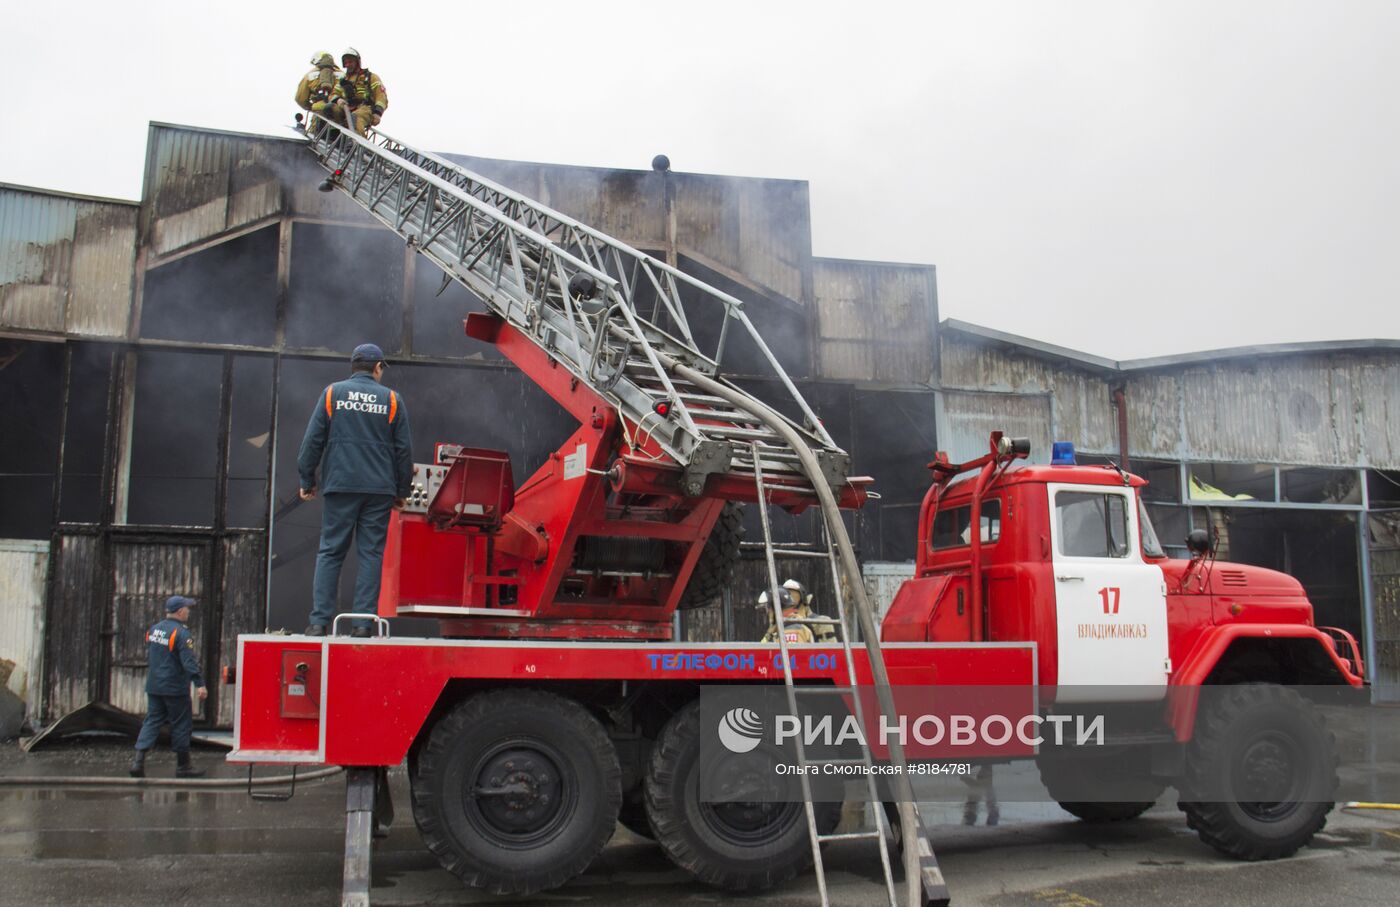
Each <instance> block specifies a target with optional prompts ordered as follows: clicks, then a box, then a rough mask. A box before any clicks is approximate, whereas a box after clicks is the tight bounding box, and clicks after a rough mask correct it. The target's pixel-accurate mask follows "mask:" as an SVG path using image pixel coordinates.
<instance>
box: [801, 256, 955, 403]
mask: <svg viewBox="0 0 1400 907" xmlns="http://www.w3.org/2000/svg"><path fill="white" fill-rule="evenodd" d="M813 282H814V284H815V287H816V304H817V319H816V321H817V327H818V331H819V334H818V338H817V361H818V371H819V373H820V374H821V376H822V377H823V378H828V379H831V380H835V381H854V382H859V383H862V384H880V385H889V386H893V387H931V386H932V385H933V383H934V380H935V377H936V375H935V372H936V363H937V354H938V346H937V344H936V343H935V335H936V331H937V325H938V293H937V285H936V280H935V273H934V268H933V266H932V265H902V264H890V263H885V262H871V261H850V260H845V259H835V258H819V259H817V260H816V263H815V266H814V271H813Z"/></svg>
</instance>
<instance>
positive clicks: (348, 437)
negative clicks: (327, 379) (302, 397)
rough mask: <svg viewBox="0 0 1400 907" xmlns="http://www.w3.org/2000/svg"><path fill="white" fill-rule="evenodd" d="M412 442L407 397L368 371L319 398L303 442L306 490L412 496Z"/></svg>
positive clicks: (299, 462)
mask: <svg viewBox="0 0 1400 907" xmlns="http://www.w3.org/2000/svg"><path fill="white" fill-rule="evenodd" d="M411 438H412V435H411V434H410V433H409V428H408V410H407V409H405V407H404V402H403V397H401V396H399V395H398V394H397V393H395V392H394V391H392V390H390V389H389V388H387V387H385V386H384V385H382V384H380V383H379V382H378V381H375V380H374V379H373V378H372V377H370V376H369V375H367V374H365V373H364V372H360V373H357V374H355V375H353V376H351V377H350V378H347V379H346V380H344V381H337V382H336V383H335V384H332V385H331V386H329V387H327V388H326V389H325V390H324V391H322V392H321V394H320V396H319V397H317V399H316V407H315V409H313V410H312V411H311V421H310V422H309V423H307V426H306V435H305V436H304V437H303V438H302V439H301V452H300V454H299V455H298V456H297V470H298V472H300V473H301V487H302V488H306V489H312V488H315V489H318V490H320V491H321V492H322V493H333V492H359V493H361V494H392V495H393V496H394V497H396V498H406V497H408V492H409V490H410V489H411V487H412V482H413V447H412V441H411ZM318 466H319V467H320V470H321V481H320V483H319V484H318V483H317V481H316V469H317V467H318Z"/></svg>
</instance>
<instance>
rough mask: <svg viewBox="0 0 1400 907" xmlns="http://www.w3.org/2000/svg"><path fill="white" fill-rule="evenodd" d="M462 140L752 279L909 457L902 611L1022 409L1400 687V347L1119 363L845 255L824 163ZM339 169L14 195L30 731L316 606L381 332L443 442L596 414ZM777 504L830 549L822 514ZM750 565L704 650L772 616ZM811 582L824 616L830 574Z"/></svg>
mask: <svg viewBox="0 0 1400 907" xmlns="http://www.w3.org/2000/svg"><path fill="white" fill-rule="evenodd" d="M454 160H458V161H460V162H462V163H463V164H464V165H465V166H467V167H469V168H470V169H471V170H473V171H476V172H478V173H480V174H483V175H485V176H486V177H488V178H490V179H493V180H495V181H497V182H499V183H501V184H503V185H505V186H509V187H511V188H513V189H516V190H518V191H520V192H522V193H523V194H525V195H527V196H530V197H532V198H535V199H539V200H540V201H542V202H544V203H545V204H547V205H549V206H551V207H553V208H555V209H557V210H559V211H561V212H563V213H565V214H568V215H571V216H573V217H576V218H578V219H579V220H581V221H583V222H585V223H588V224H591V225H594V226H596V227H597V228H598V229H600V230H603V231H605V232H607V233H609V234H612V235H613V236H616V237H618V238H620V239H621V240H623V241H624V242H626V243H628V244H630V245H632V246H634V247H635V248H637V249H640V250H643V251H646V252H649V253H650V254H652V255H655V256H656V257H657V258H659V259H662V260H665V261H667V262H669V263H671V264H673V265H675V266H676V267H678V268H680V269H681V270H682V271H684V272H686V273H687V274H691V275H694V276H696V277H698V278H700V279H702V280H703V281H705V282H707V283H709V284H712V285H714V286H716V287H719V288H720V289H722V290H723V291H725V292H726V293H728V294H730V295H732V296H735V297H737V298H739V299H741V300H743V302H744V304H745V306H746V309H747V312H748V314H749V317H750V318H751V319H752V321H753V323H754V325H755V326H756V327H757V329H758V330H759V332H761V333H762V335H763V336H764V337H765V338H766V339H767V341H768V343H769V344H770V346H771V347H772V349H773V350H774V351H775V353H776V354H777V356H778V357H779V359H780V360H781V363H782V366H783V368H784V369H785V370H786V371H787V373H788V374H790V375H792V376H793V378H794V380H795V381H796V383H797V384H798V386H799V388H800V390H801V393H802V395H803V396H804V397H805V398H806V399H807V400H808V401H811V403H812V406H813V408H814V409H815V411H816V412H817V414H818V415H819V416H820V418H821V420H822V422H823V424H824V426H825V427H826V429H827V430H828V431H829V432H830V434H831V436H832V437H833V438H834V439H835V440H836V441H837V442H838V443H839V444H840V445H841V446H842V447H844V449H845V450H846V451H848V452H849V453H850V455H851V458H852V467H853V473H854V474H857V475H868V476H873V477H874V478H875V485H874V488H875V489H876V490H877V491H878V492H879V495H880V497H879V499H878V500H875V499H872V500H871V501H870V502H869V503H868V504H867V505H866V506H865V507H864V508H863V509H861V510H859V511H855V512H853V513H851V514H850V515H849V517H848V519H849V523H850V527H851V529H852V536H853V540H854V541H855V543H856V546H857V548H858V551H859V554H860V556H861V558H862V561H863V563H864V566H865V572H866V581H867V586H868V587H869V588H870V589H871V590H872V591H873V592H874V593H875V596H876V598H877V599H880V598H882V597H883V598H884V599H885V603H886V604H887V603H888V596H887V595H883V596H882V593H881V590H882V589H883V588H885V587H886V586H887V585H889V584H890V583H891V582H892V581H893V580H896V579H897V578H900V577H903V576H908V575H909V573H910V571H911V569H912V567H911V566H910V565H911V564H912V562H913V559H914V556H915V550H914V549H915V545H916V541H915V539H916V538H917V537H918V533H917V531H916V530H917V526H916V524H917V521H918V514H919V507H920V502H921V501H922V500H923V497H924V494H925V491H926V490H927V488H928V485H929V474H928V471H927V469H926V464H927V463H928V462H929V460H930V458H931V457H932V455H933V453H934V451H935V450H938V449H944V450H947V451H948V452H949V453H950V454H951V455H952V457H953V459H954V460H959V459H968V458H971V457H974V456H977V455H978V454H979V453H984V452H985V448H986V438H987V435H988V432H989V431H991V430H998V429H1000V430H1004V431H1006V432H1007V433H1008V434H1010V435H1014V436H1017V437H1028V438H1030V440H1031V451H1032V453H1031V458H1030V459H1031V460H1032V462H1039V463H1045V462H1049V460H1050V454H1051V445H1052V442H1055V441H1069V442H1072V443H1073V444H1074V445H1075V448H1076V449H1077V451H1078V455H1079V459H1080V462H1088V463H1094V462H1109V461H1112V462H1116V463H1120V464H1121V465H1122V466H1123V467H1124V468H1125V469H1127V470H1129V471H1131V472H1135V473H1137V474H1139V475H1141V476H1143V477H1144V478H1146V479H1148V480H1149V481H1150V482H1151V485H1150V487H1149V489H1148V491H1147V498H1148V500H1149V505H1148V507H1149V511H1150V514H1151V517H1152V519H1153V521H1154V522H1155V524H1156V527H1157V530H1158V533H1159V534H1160V536H1161V537H1162V540H1163V543H1164V545H1165V546H1166V547H1167V549H1168V551H1169V552H1173V553H1178V554H1179V553H1182V552H1183V551H1184V548H1183V547H1182V545H1183V540H1184V539H1185V537H1186V535H1187V533H1188V532H1189V531H1190V530H1191V529H1193V528H1201V527H1205V528H1210V529H1212V530H1215V531H1216V532H1217V533H1218V538H1219V542H1218V544H1219V558H1220V559H1221V560H1223V561H1234V562H1239V563H1247V564H1255V565H1260V566H1266V567H1270V568H1273V569H1277V570H1282V571H1284V572H1287V573H1290V574H1292V575H1293V576H1294V577H1296V578H1297V579H1298V580H1300V581H1301V582H1302V584H1303V585H1304V587H1305V588H1306V590H1307V593H1308V597H1309V598H1310V599H1311V601H1312V602H1313V603H1314V605H1315V606H1316V609H1317V617H1318V623H1319V624H1326V625H1330V626H1336V627H1341V628H1343V629H1347V630H1349V631H1351V632H1352V633H1354V634H1355V635H1356V636H1357V637H1358V638H1359V639H1361V640H1363V644H1364V648H1365V654H1366V655H1367V661H1368V664H1369V665H1370V666H1372V670H1371V671H1370V672H1369V673H1370V674H1371V676H1372V680H1373V683H1374V684H1375V687H1374V695H1375V696H1376V697H1377V698H1378V699H1382V700H1394V699H1397V698H1400V420H1397V419H1393V418H1392V416H1393V415H1394V414H1396V413H1397V412H1400V342H1392V341H1379V340H1371V341H1357V342H1349V343H1304V344H1296V345H1291V346H1279V347H1260V348H1235V349H1229V350H1224V351H1217V352H1211V353H1201V354H1188V355H1183V356H1174V357H1164V358H1160V359H1150V360H1136V361H1116V360H1108V359H1101V358H1098V357H1095V356H1091V355H1087V354H1084V353H1080V352H1076V351H1073V350H1068V349H1063V348H1059V347H1054V346H1051V345H1048V344H1044V343H1039V342H1037V341H1034V340H1031V339H1027V338H1022V337H1017V336H1013V335H1009V334H1004V333H1001V332H998V331H993V330H990V329H987V328H983V327H979V326H976V325H972V324H966V323H963V322H958V321H952V320H946V321H942V322H940V321H939V318H938V303H937V291H936V283H935V270H934V267H933V266H932V265H921V264H896V263H885V262H871V261H854V260H843V259H832V258H819V257H816V256H814V255H813V254H812V243H811V217H810V209H809V198H808V187H807V184H806V183H804V182H801V181H794V180H778V179H749V178H735V177H724V176H714V175H706V174H694V173H680V172H673V171H670V170H669V169H667V168H666V167H664V166H658V167H657V168H654V169H651V170H638V171H632V170H604V169H594V168H585V167H573V166H562V165H546V164H534V163H522V162H515V161H501V160H487V159H481V158H466V157H455V158H454ZM322 176H323V174H322V173H321V172H320V171H319V169H318V168H317V167H316V166H315V163H314V161H313V160H312V159H311V158H310V157H309V156H308V155H307V154H306V152H305V150H304V149H303V148H302V143H301V142H300V141H299V140H296V139H292V138H288V139H279V138H270V137H264V136H252V135H241V134H232V133H225V132H217V131H212V130H205V129H193V128H187V127H181V126H173V125H166V124H153V125H152V126H151V129H150V134H149V140H148V145H147V157H146V171H145V179H144V188H143V191H142V197H141V199H140V201H139V202H127V201H119V200H111V199H100V198H90V197H82V196H74V195H68V194H63V193H60V192H54V191H47V190H39V189H32V188H25V187H17V186H8V185H6V186H0V382H3V383H2V384H0V387H3V388H4V390H5V393H4V394H3V395H0V407H3V409H4V412H3V414H2V415H0V424H2V425H3V426H4V431H3V441H0V673H3V675H4V676H3V677H0V680H4V681H5V682H6V683H7V685H8V688H9V690H10V691H12V692H13V693H14V695H15V696H17V697H19V698H20V699H21V700H23V702H24V704H25V707H26V709H27V712H28V716H29V721H30V723H31V724H32V725H34V726H39V725H42V724H45V723H48V722H51V721H53V720H56V719H57V718H59V717H61V716H63V715H65V714H68V713H70V712H73V711H74V710H77V709H80V708H82V707H83V706H85V705H87V704H89V703H94V702H95V703H105V704H108V705H111V706H114V707H116V708H118V709H121V710H124V711H127V712H130V713H133V714H135V713H140V712H141V711H142V710H143V709H144V703H145V698H144V692H143V682H144V673H145V642H144V636H143V634H144V633H145V630H146V627H147V626H148V624H149V622H150V619H151V615H152V614H153V613H154V612H155V610H156V609H157V607H158V604H159V603H160V602H161V601H163V600H164V599H165V598H166V597H167V596H169V595H174V594H189V595H195V596H197V597H199V598H200V600H201V602H202V604H203V607H202V608H201V609H200V611H199V612H198V613H197V614H196V616H195V618H194V621H195V623H194V627H195V629H196V631H197V636H198V638H199V640H200V642H201V645H202V646H203V648H204V651H203V652H202V653H201V661H202V662H203V663H204V664H205V665H206V666H208V668H209V670H210V673H211V674H215V675H216V674H217V671H218V667H219V666H220V665H227V664H229V663H230V662H231V660H232V656H233V652H234V645H235V641H236V637H237V635H238V634H239V633H248V632H253V631H258V630H261V629H263V628H264V627H269V628H279V627H289V628H296V627H298V626H300V625H302V624H304V623H305V620H306V615H307V612H308V610H309V608H310V588H311V575H312V569H313V566H314V563H313V562H314V560H315V553H316V546H317V541H318V530H319V526H320V506H321V505H320V502H319V501H310V502H302V501H300V500H299V499H298V496H297V469H296V454H297V446H298V444H299V442H300V440H301V437H302V430H303V428H304V426H305V424H306V419H307V416H308V414H309V413H310V412H311V407H312V406H313V405H314V403H315V401H316V399H317V395H318V393H319V392H320V391H322V390H323V389H324V388H325V387H326V386H327V384H329V383H331V382H332V381H335V380H339V379H340V378H343V377H344V376H345V372H346V362H347V360H348V358H349V355H350V351H351V350H352V349H353V348H354V347H355V346H356V345H357V344H360V343H363V342H366V341H372V342H374V343H376V344H378V345H379V346H380V347H382V348H383V350H384V352H385V354H386V356H387V360H388V362H389V365H390V367H391V368H392V377H391V378H390V379H389V380H390V383H391V384H392V385H393V386H394V387H395V388H396V389H397V390H399V391H400V392H401V393H403V395H404V396H405V398H406V399H407V400H409V401H411V404H412V407H413V409H412V412H413V422H412V428H413V436H414V447H415V450H416V451H417V452H418V459H420V460H423V459H424V458H425V455H426V453H425V452H427V451H431V450H432V447H433V445H434V444H435V443H437V442H448V443H456V444H466V445H470V446H472V447H478V448H494V449H499V450H503V451H508V452H509V454H510V458H511V460H512V464H511V465H512V467H513V470H514V474H515V475H516V476H517V477H519V476H526V475H529V474H530V473H531V472H532V471H533V470H534V469H535V468H536V467H537V466H538V465H539V464H540V463H541V462H542V461H543V460H544V459H545V458H547V457H548V456H550V455H551V454H552V453H553V452H554V450H555V449H556V447H558V446H559V444H560V443H561V442H562V441H563V440H565V439H566V438H567V437H568V436H569V434H570V433H571V432H572V431H573V430H574V425H573V422H572V421H571V420H570V418H569V417H568V415H567V414H566V413H564V412H563V411H562V410H560V408H559V407H558V406H556V405H555V403H554V402H553V401H552V400H551V399H550V398H549V397H548V396H546V394H545V393H544V392H543V391H541V390H540V389H539V388H538V387H537V386H536V385H535V384H534V383H532V382H531V381H529V380H527V379H526V378H525V377H523V376H522V375H521V374H519V373H518V372H517V371H516V370H515V369H514V367H512V366H511V365H510V364H509V363H507V362H506V361H505V360H504V359H502V358H500V354H499V352H498V350H497V349H496V348H495V347H494V346H492V345H491V344H488V343H484V342H482V341H480V340H475V339H472V338H470V337H468V336H466V335H465V334H464V332H463V319H464V318H465V317H466V316H467V315H468V314H469V313H471V312H473V311H479V310H480V309H481V304H480V302H479V301H478V300H476V299H475V298H473V297H472V296H471V294H470V293H469V292H468V291H467V290H466V289H464V288H463V287H462V286H461V285H459V284H457V283H453V282H451V281H445V280H444V279H443V277H442V274H441V272H440V271H439V270H438V269H437V268H436V267H435V266H433V265H432V263H431V262H428V261H426V260H424V259H423V258H422V256H420V255H419V254H418V252H417V250H415V249H414V248H413V247H412V246H407V247H406V246H405V245H404V243H403V242H402V241H401V240H400V239H399V238H398V237H397V236H395V235H394V234H393V233H392V232H391V231H389V230H386V229H384V228H383V227H382V226H380V225H379V224H378V223H377V222H376V221H375V220H373V219H372V218H371V217H370V216H369V215H367V214H366V213H365V212H364V211H362V210H361V209H360V208H359V207H357V206H356V205H355V204H353V203H352V202H351V201H349V200H348V199H347V198H345V197H344V196H343V195H342V194H340V193H322V192H318V191H317V186H318V184H319V183H320V182H321V179H322ZM694 327H695V329H696V332H697V334H703V333H704V331H705V330H706V327H705V326H703V325H695V326H694ZM760 355H761V353H760V351H759V350H758V349H756V348H754V347H753V346H752V345H751V344H746V343H745V342H744V340H743V338H742V337H740V338H738V339H736V340H735V341H734V342H733V343H731V344H729V345H728V346H726V347H725V354H724V358H723V361H722V362H721V365H722V367H723V369H724V372H725V373H726V374H727V375H728V376H729V377H730V378H732V379H733V380H735V381H736V382H738V383H739V384H740V385H745V386H753V385H754V384H755V383H756V382H762V381H766V380H771V379H767V378H762V377H760V376H761V375H763V374H766V372H765V370H764V369H763V368H761V367H760V366H761V363H760V362H759V359H760ZM754 511H755V508H753V507H749V508H747V512H746V516H745V520H746V523H747V524H749V527H750V535H749V537H750V538H755V537H756V536H757V534H758V528H757V515H756V514H755V513H754ZM773 518H774V520H775V524H774V530H775V532H776V535H777V537H778V538H779V539H781V540H783V541H787V542H792V543H805V542H808V541H811V537H812V534H813V532H814V531H815V529H814V527H815V522H814V520H813V519H812V518H811V515H810V514H806V515H799V516H791V515H789V514H787V513H785V512H783V511H782V510H780V509H774V510H773ZM750 553H751V554H753V555H754V556H753V558H752V559H750V560H745V561H743V562H742V563H741V569H740V572H739V575H738V576H737V577H736V580H735V582H734V583H733V585H732V588H729V589H727V590H725V592H724V593H723V594H722V595H721V596H720V597H719V598H718V599H716V600H715V601H714V602H712V603H711V604H710V605H709V606H708V607H704V608H699V609H695V610H691V611H687V612H685V613H684V614H683V615H682V616H681V618H680V624H681V626H680V627H679V629H680V632H681V633H682V634H683V635H684V636H685V638H690V639H718V638H731V639H757V638H758V637H759V636H760V635H761V634H762V632H763V630H764V628H765V626H766V617H765V615H764V612H763V611H762V610H761V609H759V608H758V607H756V606H755V604H754V602H755V600H756V598H757V595H758V592H759V590H760V589H761V588H762V587H763V585H764V579H763V576H764V572H763V567H762V565H761V564H760V561H759V557H758V552H756V551H752V552H750ZM801 578H802V579H803V580H804V581H805V582H808V583H809V585H811V586H813V587H814V588H816V589H817V590H819V594H818V597H817V601H818V602H819V603H820V601H821V598H822V597H821V595H820V589H821V588H822V583H823V582H826V583H828V584H829V583H830V578H829V577H826V578H825V579H823V577H822V576H821V575H820V572H819V571H813V572H812V574H811V575H806V574H804V575H803V576H802V577H801ZM350 585H351V583H349V582H348V581H347V582H345V583H343V588H342V595H343V597H345V598H347V599H348V596H349V594H350V588H349V587H350ZM434 627H435V625H433V624H427V623H425V624H424V626H423V627H422V628H409V630H412V631H414V632H419V631H421V632H424V633H429V632H432V631H433V629H434ZM409 630H406V631H405V632H409ZM210 692H211V695H210V698H209V699H208V700H207V701H205V702H203V703H202V704H201V706H200V708H201V709H202V714H199V715H198V717H199V718H200V719H201V720H202V721H203V722H205V723H207V724H211V725H215V726H226V725H228V724H229V723H230V721H231V719H232V709H233V701H232V692H231V688H230V687H227V686H217V688H211V691H210Z"/></svg>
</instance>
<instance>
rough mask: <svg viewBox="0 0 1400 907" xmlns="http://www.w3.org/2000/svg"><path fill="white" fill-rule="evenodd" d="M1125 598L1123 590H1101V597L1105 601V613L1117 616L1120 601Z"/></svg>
mask: <svg viewBox="0 0 1400 907" xmlns="http://www.w3.org/2000/svg"><path fill="white" fill-rule="evenodd" d="M1122 596H1123V590H1122V589H1120V588H1118V587H1117V586H1104V587H1103V588H1102V589H1100V590H1099V597H1100V598H1102V599H1103V613H1105V614H1117V613H1118V600H1119V599H1120V598H1121V597H1122Z"/></svg>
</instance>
